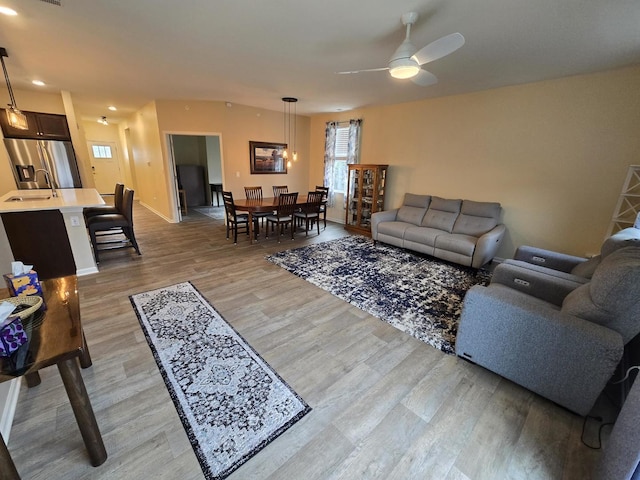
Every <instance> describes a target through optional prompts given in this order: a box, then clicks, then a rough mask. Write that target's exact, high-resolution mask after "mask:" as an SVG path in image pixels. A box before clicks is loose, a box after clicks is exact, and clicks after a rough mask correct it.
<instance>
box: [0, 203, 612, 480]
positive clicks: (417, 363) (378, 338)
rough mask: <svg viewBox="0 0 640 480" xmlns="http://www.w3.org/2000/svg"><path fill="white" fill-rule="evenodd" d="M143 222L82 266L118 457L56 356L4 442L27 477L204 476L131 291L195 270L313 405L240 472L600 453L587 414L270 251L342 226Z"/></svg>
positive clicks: (85, 309)
mask: <svg viewBox="0 0 640 480" xmlns="http://www.w3.org/2000/svg"><path fill="white" fill-rule="evenodd" d="M135 224H136V228H135V230H136V233H137V236H138V239H139V243H140V247H141V250H142V254H143V256H141V257H137V256H136V255H135V254H134V253H133V251H131V252H129V251H118V252H111V253H107V254H105V255H104V259H103V262H102V264H101V265H100V273H99V274H95V275H90V276H85V277H81V278H80V296H81V308H82V319H83V323H84V328H85V333H86V337H87V341H88V344H89V348H90V351H91V355H92V357H93V367H91V368H90V369H87V370H83V371H82V373H83V377H84V379H85V383H86V385H87V390H88V392H89V396H90V397H91V400H92V404H93V408H94V410H95V413H96V417H97V420H98V424H99V425H100V429H101V431H102V435H103V438H104V441H105V445H106V448H107V451H108V454H109V458H108V459H107V461H106V463H105V464H103V465H102V466H100V467H98V468H93V467H91V466H90V465H89V462H88V458H87V455H86V452H85V449H84V446H83V443H82V439H81V437H80V434H79V431H78V429H77V425H76V423H75V419H74V417H73V414H72V411H71V408H70V406H69V403H68V400H67V397H66V394H65V392H64V389H63V386H62V382H61V380H60V376H59V374H58V372H57V370H56V369H55V367H52V368H48V369H46V370H44V371H42V372H41V376H42V384H41V385H40V386H38V387H35V388H32V389H28V388H26V386H25V385H24V383H23V385H22V387H21V392H20V399H19V404H18V408H17V412H16V416H15V420H14V425H13V429H12V432H11V437H10V441H9V450H10V451H11V453H12V455H13V458H14V460H15V463H16V465H17V468H18V470H19V472H20V473H21V474H22V477H23V478H24V479H53V480H57V479H85V478H90V479H160V478H162V479H181V480H184V479H201V478H203V475H202V472H201V469H200V466H199V464H198V462H197V460H196V458H195V456H194V454H193V451H192V449H191V446H190V444H189V441H188V439H187V437H186V435H185V432H184V429H183V427H182V424H181V422H180V420H179V418H178V415H177V414H176V411H175V408H174V406H173V404H172V402H171V400H170V398H169V395H168V393H167V390H166V388H165V386H164V383H163V380H162V378H161V376H160V374H159V373H158V369H157V367H156V363H155V361H154V359H153V357H152V355H151V352H150V350H149V347H148V346H147V343H146V341H145V339H144V337H143V335H142V332H141V330H140V326H139V324H138V320H137V319H136V315H135V313H134V311H133V309H132V307H131V304H130V302H129V298H128V296H129V295H130V294H133V293H138V292H143V291H146V290H150V289H154V288H158V287H162V286H165V285H170V284H174V283H178V282H184V281H191V282H192V283H193V284H194V285H195V286H196V287H197V288H198V290H200V292H202V294H203V295H204V296H205V297H207V298H208V299H209V300H210V301H211V302H212V304H213V305H214V306H215V307H216V309H217V310H218V311H219V312H220V313H221V314H222V315H223V316H224V318H225V319H226V320H227V321H228V322H230V323H231V324H232V325H233V326H234V327H235V328H236V329H237V330H238V331H239V332H240V333H241V334H242V335H243V336H244V338H245V339H246V340H247V341H248V342H249V343H250V344H251V345H252V346H253V347H254V348H255V349H256V350H257V351H258V352H259V353H260V354H261V355H262V357H263V358H265V359H266V360H267V361H268V362H269V363H270V364H271V366H272V367H273V368H274V369H275V370H276V371H277V372H278V373H279V374H280V375H281V376H282V377H283V378H284V379H285V380H286V381H287V382H288V383H289V384H290V385H291V386H292V387H293V388H294V389H295V390H296V391H297V392H298V393H299V394H300V395H301V396H302V397H303V398H304V399H305V400H306V401H307V402H308V403H309V404H310V405H311V407H312V408H313V411H312V412H311V413H309V414H308V415H307V416H306V417H305V418H303V419H302V420H301V421H300V422H298V423H297V424H296V425H294V426H293V427H292V428H290V429H289V430H288V431H287V432H285V433H284V434H283V435H281V436H280V437H279V438H278V439H276V440H275V441H273V442H272V443H271V444H270V445H268V446H267V447H266V448H265V449H263V450H262V451H261V452H260V453H258V454H257V455H256V456H255V457H253V458H252V459H251V460H249V461H248V462H247V463H246V464H244V465H243V466H242V467H240V469H239V470H237V471H236V472H235V473H234V474H232V476H231V477H230V478H231V479H232V480H239V479H272V480H275V479H304V480H312V479H368V478H371V479H451V480H454V479H455V480H462V479H465V480H466V479H471V480H481V479H492V480H494V479H503V478H505V479H506V478H508V479H525V478H527V479H581V480H584V479H588V478H590V473H591V471H592V468H593V465H594V462H596V461H597V460H598V457H599V455H601V453H600V452H599V451H594V450H590V449H588V448H587V447H585V446H583V445H582V444H581V442H580V431H581V427H582V418H580V417H578V416H576V415H574V414H572V413H570V412H568V411H566V410H564V409H562V408H560V407H558V406H556V405H554V404H552V403H550V402H548V401H546V400H544V399H542V398H540V397H538V396H536V395H534V394H532V393H530V392H529V391H527V390H525V389H523V388H521V387H519V386H517V385H515V384H513V383H511V382H509V381H506V380H504V379H501V378H500V377H498V376H497V375H495V374H493V373H491V372H488V371H486V370H484V369H483V368H480V367H478V366H475V365H472V364H470V363H467V362H465V361H463V360H461V359H458V358H457V357H455V356H451V355H445V354H443V353H441V352H439V351H437V350H435V349H433V348H432V347H430V346H428V345H426V344H424V343H422V342H420V341H418V340H415V339H413V338H412V337H410V336H408V335H406V334H404V333H402V332H400V331H398V330H396V329H394V328H392V327H391V326H389V325H387V324H386V323H384V322H382V321H380V320H378V319H376V318H374V317H372V316H370V315H368V314H366V313H365V312H363V311H361V310H359V309H357V308H355V307H352V306H350V305H349V304H347V303H345V302H343V301H342V300H339V299H338V298H336V297H334V296H332V295H330V294H329V293H326V292H324V291H323V290H320V289H319V288H317V287H315V286H313V285H311V284H309V283H307V282H306V281H304V280H302V279H300V278H298V277H296V276H294V275H292V274H290V273H287V272H286V271H285V270H284V269H281V268H279V267H277V266H275V265H273V264H271V263H269V262H267V261H266V260H264V256H265V255H266V254H268V253H271V252H274V251H278V250H282V249H288V248H291V247H299V246H302V245H305V244H308V243H311V242H317V241H326V240H330V239H334V238H338V237H340V236H344V235H346V232H345V231H344V229H343V228H342V226H341V225H335V224H334V225H329V227H328V228H327V229H326V230H325V231H322V233H321V235H320V236H319V237H317V236H316V235H315V234H313V235H310V236H309V238H308V239H306V238H305V237H304V234H298V235H297V238H296V239H295V241H293V242H292V241H290V240H283V242H282V243H281V244H278V243H277V242H276V240H275V238H270V239H268V240H264V239H261V240H260V241H259V243H258V244H256V245H253V246H249V242H248V240H247V238H246V237H242V238H241V240H239V244H238V245H237V246H234V245H233V243H232V242H230V241H227V240H226V239H225V232H224V226H223V222H222V221H221V220H212V219H211V218H208V217H205V216H203V215H201V214H199V213H197V212H194V211H193V210H192V209H189V216H188V217H186V219H185V221H184V222H183V223H181V224H173V225H172V224H168V223H166V222H165V221H164V220H162V219H160V218H159V217H157V216H155V215H154V214H152V213H150V212H149V211H148V210H146V209H145V208H143V207H141V206H139V205H136V207H135Z"/></svg>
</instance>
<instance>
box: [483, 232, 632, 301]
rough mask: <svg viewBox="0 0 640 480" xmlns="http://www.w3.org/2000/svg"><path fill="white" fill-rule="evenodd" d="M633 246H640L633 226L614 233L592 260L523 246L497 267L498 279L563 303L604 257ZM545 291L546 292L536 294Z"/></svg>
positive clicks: (519, 288)
mask: <svg viewBox="0 0 640 480" xmlns="http://www.w3.org/2000/svg"><path fill="white" fill-rule="evenodd" d="M630 246H636V247H640V229H638V228H634V227H629V228H625V229H624V230H620V231H619V232H617V233H615V234H613V235H611V236H610V237H609V238H607V239H606V240H605V241H604V243H603V244H602V247H601V248H600V254H598V255H596V256H594V257H592V258H589V259H587V258H583V257H576V256H573V255H568V254H565V253H560V252H554V251H551V250H545V249H542V248H537V247H531V246H527V245H525V246H521V247H518V249H517V250H516V254H515V256H514V258H513V259H509V260H505V261H504V262H502V263H501V264H500V268H499V269H496V271H495V272H494V281H496V282H499V283H501V284H503V285H507V286H510V287H511V288H515V289H516V290H520V291H521V292H524V293H529V294H532V295H544V298H547V299H549V300H550V301H552V302H553V303H556V304H558V305H559V304H561V303H562V300H563V299H564V297H565V296H566V295H567V294H568V293H569V292H571V291H572V290H574V289H576V288H577V287H579V286H580V285H583V284H585V283H587V282H588V281H589V280H590V279H591V277H592V275H593V272H594V271H595V269H596V267H597V266H598V265H599V264H600V262H601V261H602V259H604V258H606V257H607V256H608V255H610V254H611V253H613V252H615V251H616V250H618V249H620V248H624V247H630ZM550 277H551V278H550ZM541 290H545V291H544V292H541V293H536V292H540V291H541Z"/></svg>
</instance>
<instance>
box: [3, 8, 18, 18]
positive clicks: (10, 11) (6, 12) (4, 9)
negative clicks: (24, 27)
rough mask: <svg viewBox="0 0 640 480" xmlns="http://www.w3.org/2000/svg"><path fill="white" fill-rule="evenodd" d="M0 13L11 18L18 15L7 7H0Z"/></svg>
mask: <svg viewBox="0 0 640 480" xmlns="http://www.w3.org/2000/svg"><path fill="white" fill-rule="evenodd" d="M0 13H3V14H4V15H10V16H12V17H15V16H16V15H18V12H16V11H15V10H14V9H13V8H9V7H0Z"/></svg>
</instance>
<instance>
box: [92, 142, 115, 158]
mask: <svg viewBox="0 0 640 480" xmlns="http://www.w3.org/2000/svg"><path fill="white" fill-rule="evenodd" d="M91 148H92V149H93V158H113V155H111V147H110V146H109V145H92V146H91Z"/></svg>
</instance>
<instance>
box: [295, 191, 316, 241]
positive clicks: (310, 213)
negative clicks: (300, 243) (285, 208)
mask: <svg viewBox="0 0 640 480" xmlns="http://www.w3.org/2000/svg"><path fill="white" fill-rule="evenodd" d="M321 206H322V192H309V194H308V195H307V203H305V204H304V205H303V206H302V209H301V211H299V212H295V213H294V214H293V215H294V217H296V218H297V219H299V220H304V224H305V236H309V223H310V222H311V225H313V222H315V223H316V225H317V226H318V235H320V207H321Z"/></svg>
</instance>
